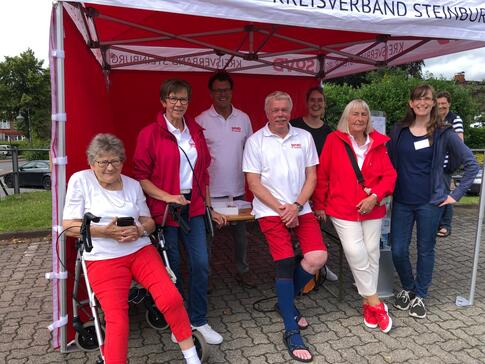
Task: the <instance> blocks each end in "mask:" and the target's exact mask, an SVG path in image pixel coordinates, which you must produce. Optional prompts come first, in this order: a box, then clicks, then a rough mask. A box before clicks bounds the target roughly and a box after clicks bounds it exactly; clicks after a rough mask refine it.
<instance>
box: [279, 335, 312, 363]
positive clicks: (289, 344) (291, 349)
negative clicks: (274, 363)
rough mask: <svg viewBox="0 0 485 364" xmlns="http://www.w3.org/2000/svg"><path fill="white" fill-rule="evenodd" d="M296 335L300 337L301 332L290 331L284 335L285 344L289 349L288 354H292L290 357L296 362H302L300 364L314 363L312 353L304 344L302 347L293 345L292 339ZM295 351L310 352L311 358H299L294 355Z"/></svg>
mask: <svg viewBox="0 0 485 364" xmlns="http://www.w3.org/2000/svg"><path fill="white" fill-rule="evenodd" d="M295 335H298V336H300V331H299V330H288V331H285V333H284V334H283V343H284V344H285V346H286V349H288V354H290V356H291V357H292V358H293V359H294V360H297V361H300V362H303V363H311V362H312V361H313V354H312V353H311V352H310V350H309V349H308V348H307V347H306V346H305V345H303V344H301V345H300V344H293V343H292V342H291V338H292V337H293V336H295ZM295 350H306V351H308V353H309V354H310V358H308V359H303V358H299V357H297V356H296V355H295V354H293V352H294V351H295Z"/></svg>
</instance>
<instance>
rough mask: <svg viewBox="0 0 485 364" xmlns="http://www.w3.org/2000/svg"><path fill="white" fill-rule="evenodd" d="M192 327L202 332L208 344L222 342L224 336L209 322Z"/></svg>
mask: <svg viewBox="0 0 485 364" xmlns="http://www.w3.org/2000/svg"><path fill="white" fill-rule="evenodd" d="M192 329H193V330H197V331H198V332H200V333H201V334H202V336H203V337H204V339H205V341H206V342H207V344H212V345H217V344H220V343H222V340H223V338H222V336H221V335H220V334H219V333H218V332H217V331H215V330H214V329H213V328H212V327H210V326H209V324H205V325H202V326H192Z"/></svg>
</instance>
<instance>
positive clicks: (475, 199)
mask: <svg viewBox="0 0 485 364" xmlns="http://www.w3.org/2000/svg"><path fill="white" fill-rule="evenodd" d="M479 203H480V196H469V195H465V196H463V197H462V198H461V199H460V201H458V203H457V204H458V205H478V204H479Z"/></svg>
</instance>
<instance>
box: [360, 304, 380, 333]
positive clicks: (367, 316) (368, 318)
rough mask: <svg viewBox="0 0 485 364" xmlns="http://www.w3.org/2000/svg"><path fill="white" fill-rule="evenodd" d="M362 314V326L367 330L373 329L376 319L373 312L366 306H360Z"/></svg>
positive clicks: (375, 325)
mask: <svg viewBox="0 0 485 364" xmlns="http://www.w3.org/2000/svg"><path fill="white" fill-rule="evenodd" d="M362 312H363V314H364V325H365V326H367V327H368V328H371V329H375V328H376V327H377V318H376V316H375V315H374V311H373V310H372V309H371V306H369V305H368V304H366V303H365V304H363V305H362Z"/></svg>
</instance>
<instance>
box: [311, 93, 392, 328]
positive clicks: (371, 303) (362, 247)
mask: <svg viewBox="0 0 485 364" xmlns="http://www.w3.org/2000/svg"><path fill="white" fill-rule="evenodd" d="M388 140H389V138H388V137H387V136H385V135H382V134H380V133H378V132H377V131H375V130H373V128H372V120H371V115H370V110H369V106H368V105H367V103H366V102H365V101H363V100H353V101H351V102H350V103H349V104H348V105H347V106H346V107H345V110H344V112H343V113H342V116H341V118H340V121H339V123H338V126H337V130H336V131H334V132H333V133H331V134H330V135H329V136H328V137H327V140H326V142H325V146H324V149H323V152H322V154H321V156H320V165H319V166H318V167H317V186H316V188H315V192H314V194H313V203H314V206H313V207H314V210H315V214H316V215H317V216H318V217H319V218H320V219H326V216H330V218H331V220H332V223H333V225H334V226H335V230H336V231H337V233H338V236H339V238H340V241H341V243H342V247H343V249H344V252H345V256H346V257H347V261H348V263H349V266H350V269H351V271H352V275H353V276H354V279H355V283H356V285H357V290H358V292H359V294H360V295H361V296H362V309H363V316H364V324H365V325H366V326H367V327H369V328H377V327H379V328H380V330H382V331H383V332H386V333H387V332H389V330H391V327H392V319H391V317H390V316H389V315H388V313H387V306H386V305H385V304H384V303H383V302H381V300H380V299H379V297H378V296H377V280H378V276H379V255H380V250H379V243H380V237H381V223H382V218H383V217H384V215H385V214H386V207H385V206H381V205H380V204H379V202H380V201H382V199H383V198H384V197H386V196H388V195H390V194H392V191H393V190H394V184H395V181H396V171H395V170H394V168H393V167H392V164H391V161H390V160H389V157H388V155H387V149H386V145H385V143H386V142H387V141H388ZM352 160H354V162H353V161H352ZM359 173H360V174H361V176H362V177H363V181H361V182H360V181H359V177H358V174H359Z"/></svg>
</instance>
